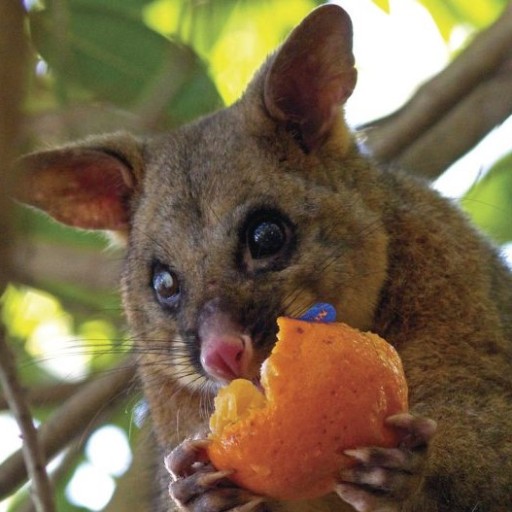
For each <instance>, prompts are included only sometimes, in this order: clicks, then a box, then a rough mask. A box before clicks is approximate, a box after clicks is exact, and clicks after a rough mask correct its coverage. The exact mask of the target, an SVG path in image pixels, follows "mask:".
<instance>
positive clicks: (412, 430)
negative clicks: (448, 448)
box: [386, 413, 437, 449]
mask: <svg viewBox="0 0 512 512" xmlns="http://www.w3.org/2000/svg"><path fill="white" fill-rule="evenodd" d="M386 424H387V425H389V426H390V427H394V428H399V429H402V430H405V431H406V436H405V437H404V439H403V440H402V443H401V444H400V446H402V447H404V448H409V449H414V448H420V447H422V446H426V445H427V444H428V442H429V441H430V440H431V439H432V437H433V436H434V434H435V433H436V430H437V422H435V421H434V420H432V419H430V418H423V417H421V416H413V415H412V414H409V413H402V414H395V415H394V416H389V417H388V418H386Z"/></svg>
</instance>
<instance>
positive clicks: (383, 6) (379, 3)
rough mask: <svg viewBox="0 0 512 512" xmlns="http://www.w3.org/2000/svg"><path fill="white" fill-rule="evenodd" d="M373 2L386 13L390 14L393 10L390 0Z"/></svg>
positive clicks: (374, 0)
mask: <svg viewBox="0 0 512 512" xmlns="http://www.w3.org/2000/svg"><path fill="white" fill-rule="evenodd" d="M373 3H374V4H375V5H376V6H377V7H380V8H381V9H382V10H383V11H384V12H385V13H387V14H389V13H390V12H391V9H390V6H389V0H373Z"/></svg>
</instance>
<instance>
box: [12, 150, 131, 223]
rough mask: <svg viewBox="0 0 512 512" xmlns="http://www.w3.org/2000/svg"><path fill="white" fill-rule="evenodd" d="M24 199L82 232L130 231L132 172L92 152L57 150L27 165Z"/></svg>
mask: <svg viewBox="0 0 512 512" xmlns="http://www.w3.org/2000/svg"><path fill="white" fill-rule="evenodd" d="M25 172H26V176H25V182H24V183H25V190H23V192H22V198H21V199H22V200H23V201H25V202H27V203H29V204H31V205H33V206H36V207H38V208H41V209H42V210H44V211H46V212H47V213H48V214H49V215H51V216H52V217H54V218H55V219H56V220H58V221H60V222H63V223H65V224H69V225H70V226H74V227H78V228H83V229H105V230H116V231H118V230H126V229H127V228H128V226H129V220H130V209H129V200H130V196H131V194H132V192H133V181H132V178H131V173H130V169H129V167H128V166H127V164H126V163H125V162H123V161H122V160H120V159H119V158H117V157H115V156H112V155H110V154H108V153H104V152H102V151H99V150H98V151H97V150H92V149H80V148H78V149H70V150H56V151H52V152H50V153H43V154H39V155H33V156H30V157H28V158H27V159H26V161H25Z"/></svg>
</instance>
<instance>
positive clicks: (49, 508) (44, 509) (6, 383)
mask: <svg viewBox="0 0 512 512" xmlns="http://www.w3.org/2000/svg"><path fill="white" fill-rule="evenodd" d="M0 382H1V384H2V388H3V390H4V393H5V397H6V399H7V402H8V404H9V408H10V409H11V411H12V413H13V415H14V417H15V418H16V421H17V423H18V426H19V428H20V431H21V435H22V439H23V445H22V458H23V461H24V462H25V466H24V468H26V471H27V473H28V475H29V477H30V479H31V480H32V488H31V495H32V500H33V502H34V505H35V508H36V510H37V512H53V511H54V510H55V505H54V503H53V494H52V489H51V486H50V481H49V479H48V475H47V473H46V460H45V456H44V452H43V449H42V447H41V444H40V442H39V437H38V432H37V430H36V428H35V426H34V423H33V421H32V415H31V414H30V411H29V408H28V406H27V403H26V402H25V397H24V395H23V389H22V387H21V384H20V383H19V381H18V377H17V374H16V365H15V361H14V356H13V354H12V353H11V351H10V350H9V347H8V346H7V342H6V340H5V337H4V329H3V327H1V326H0Z"/></svg>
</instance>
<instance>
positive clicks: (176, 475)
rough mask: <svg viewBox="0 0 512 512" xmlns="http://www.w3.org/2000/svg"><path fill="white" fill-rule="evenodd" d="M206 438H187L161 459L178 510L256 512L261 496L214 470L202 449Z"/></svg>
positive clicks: (191, 511) (223, 473) (171, 495)
mask: <svg viewBox="0 0 512 512" xmlns="http://www.w3.org/2000/svg"><path fill="white" fill-rule="evenodd" d="M207 445H208V441H207V440H205V439H187V440H185V441H184V442H183V443H181V444H180V445H179V446H177V447H176V448H175V449H174V450H173V451H172V452H171V453H170V455H168V456H167V457H166V459H165V467H166V468H167V471H168V472H169V474H170V475H171V483H170V485H169V495H170V497H171V498H172V499H173V500H174V502H175V503H176V504H177V505H178V507H179V508H180V509H182V510H186V511H190V512H217V511H219V512H220V511H229V512H253V511H254V512H256V511H257V510H260V509H261V507H262V504H263V498H261V497H259V496H255V495H254V494H252V493H250V492H248V491H246V490H244V489H241V488H240V487H237V486H236V485H235V484H234V483H233V482H231V481H230V480H229V479H228V478H227V477H228V476H229V475H230V474H231V472H230V471H217V470H216V469H215V468H214V467H213V466H212V465H211V463H210V461H209V459H208V455H207V452H206V447H207Z"/></svg>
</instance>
